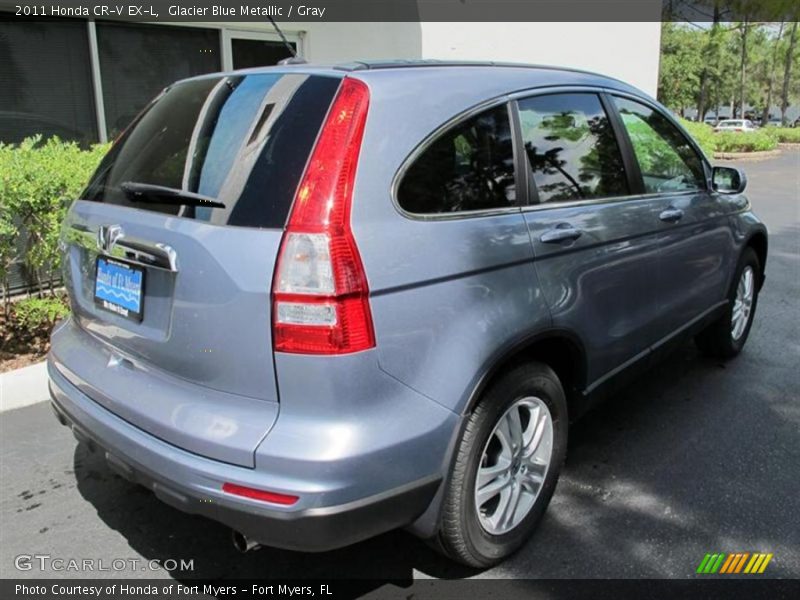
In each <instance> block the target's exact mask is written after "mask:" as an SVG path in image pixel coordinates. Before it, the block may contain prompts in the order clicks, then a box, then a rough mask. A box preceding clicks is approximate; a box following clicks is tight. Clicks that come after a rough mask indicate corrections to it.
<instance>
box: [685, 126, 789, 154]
mask: <svg viewBox="0 0 800 600" xmlns="http://www.w3.org/2000/svg"><path fill="white" fill-rule="evenodd" d="M680 121H681V125H683V127H684V128H685V129H686V131H688V132H689V134H690V135H691V136H692V137H693V138H694V139H695V141H696V142H697V143H698V144H699V145H700V147H701V148H702V149H703V152H705V153H706V156H708V157H709V158H713V157H714V153H715V152H761V151H764V150H774V149H775V148H777V147H778V134H776V132H777V131H778V130H779V128H777V127H766V128H763V129H757V130H756V131H751V132H748V133H743V132H739V131H722V132H716V131H714V129H713V128H712V127H711V126H710V125H706V124H705V123H694V122H692V121H686V120H684V119H680ZM786 131H791V130H786Z"/></svg>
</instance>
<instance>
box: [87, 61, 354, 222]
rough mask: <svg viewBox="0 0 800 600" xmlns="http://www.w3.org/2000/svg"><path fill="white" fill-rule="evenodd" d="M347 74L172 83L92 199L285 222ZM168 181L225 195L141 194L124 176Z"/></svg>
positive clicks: (107, 164) (119, 151)
mask: <svg viewBox="0 0 800 600" xmlns="http://www.w3.org/2000/svg"><path fill="white" fill-rule="evenodd" d="M340 81H341V80H340V79H338V78H332V77H322V76H312V75H306V74H285V73H263V74H253V75H231V76H220V77H208V78H202V79H195V80H189V81H186V82H183V83H179V84H176V85H174V86H172V87H170V88H167V90H165V91H164V92H163V93H162V94H161V95H160V96H159V97H158V98H157V99H156V100H155V101H154V102H152V103H151V104H150V105H149V106H148V107H147V108H146V109H145V110H144V111H143V113H142V114H141V115H140V116H139V117H137V118H136V119H135V120H134V122H133V123H132V125H131V126H130V127H129V128H128V130H127V131H126V132H125V133H124V134H123V136H122V137H121V138H120V139H119V140H118V142H117V143H116V144H115V145H114V147H113V148H112V149H111V151H110V152H109V154H108V155H107V156H106V158H105V159H104V160H103V162H102V163H101V164H100V167H99V168H98V170H97V172H96V173H95V176H94V177H93V179H92V182H91V183H90V184H89V187H88V188H87V190H86V192H85V193H84V199H86V200H91V201H95V202H105V203H109V204H117V205H121V206H132V207H135V208H139V209H144V210H152V211H158V212H162V213H166V214H171V215H176V216H181V217H188V218H194V219H199V220H202V221H206V222H209V223H213V224H220V225H237V226H246V227H262V228H281V227H283V226H284V224H285V222H286V218H287V215H288V213H289V209H290V208H291V204H292V201H293V199H294V194H295V191H296V189H297V185H298V183H299V180H300V177H301V176H302V173H303V169H304V168H305V164H306V161H307V160H308V156H309V154H310V153H311V150H312V147H313V145H314V141H315V140H316V137H317V134H318V132H319V129H320V127H321V125H322V121H323V119H324V118H325V115H326V113H327V111H328V108H329V106H330V104H331V101H332V99H333V96H334V95H335V93H336V90H337V88H338V86H339V83H340ZM125 183H138V184H148V185H155V186H162V187H166V188H170V189H174V190H180V191H183V192H191V193H194V194H200V195H201V196H204V197H207V198H209V199H212V200H215V201H217V202H219V203H221V204H223V205H224V208H218V207H211V206H185V205H179V204H174V203H157V202H156V203H150V202H148V203H143V202H135V201H133V200H132V198H131V197H130V195H129V194H127V193H126V192H125V190H124V186H123V185H122V184H125Z"/></svg>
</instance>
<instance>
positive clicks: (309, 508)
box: [48, 357, 441, 552]
mask: <svg viewBox="0 0 800 600" xmlns="http://www.w3.org/2000/svg"><path fill="white" fill-rule="evenodd" d="M48 372H49V375H50V394H51V398H52V405H53V408H54V410H55V413H56V417H57V418H58V420H59V422H61V423H62V424H63V425H66V426H68V427H70V428H71V429H72V431H73V432H74V434H75V437H76V438H77V439H78V440H79V441H83V442H85V443H86V444H88V445H89V448H90V449H92V450H94V451H98V452H101V453H103V455H104V456H105V458H106V460H107V462H108V464H109V466H110V467H111V468H112V469H114V470H115V471H116V472H118V473H119V474H120V475H122V476H124V477H126V478H127V479H129V480H131V481H133V482H135V483H138V484H141V485H143V486H145V487H147V488H149V489H151V490H152V491H153V492H154V493H155V495H156V496H157V497H158V498H159V499H161V500H162V501H163V502H165V503H167V504H169V505H171V506H174V507H175V508H177V509H179V510H181V511H183V512H187V513H191V514H199V515H203V516H206V517H209V518H211V519H214V520H216V521H219V522H221V523H224V524H225V525H228V526H229V527H231V528H233V529H235V530H237V531H240V532H241V533H243V534H245V535H247V536H248V537H250V538H252V539H254V540H256V541H258V542H260V543H262V544H264V545H269V546H274V547H279V548H286V549H291V550H300V551H310V552H320V551H326V550H332V549H335V548H340V547H343V546H347V545H349V544H352V543H355V542H358V541H361V540H364V539H367V538H370V537H373V536H375V535H378V534H380V533H383V532H386V531H389V530H392V529H395V528H398V527H402V526H405V525H409V524H411V523H412V522H413V521H414V520H415V519H416V518H417V517H418V516H419V515H421V514H422V513H423V512H424V511H425V509H426V508H427V507H428V506H429V504H430V503H431V501H432V499H433V498H434V495H435V493H436V490H437V488H438V486H439V483H440V481H441V473H436V474H433V475H429V476H427V477H423V478H421V479H417V480H415V481H412V482H410V483H407V484H404V485H400V486H396V487H393V488H392V489H388V490H385V491H382V492H379V493H375V494H372V495H369V496H366V497H363V498H360V499H355V500H350V501H347V502H344V503H341V504H332V505H326V504H324V502H323V500H324V497H325V496H324V494H321V495H320V496H318V497H316V498H315V497H314V495H313V494H304V495H303V497H302V498H301V501H300V502H298V505H297V506H291V507H284V506H277V505H274V506H273V505H267V504H265V503H263V502H259V501H256V500H251V499H248V498H240V497H238V496H231V495H229V494H226V493H224V492H222V489H221V488H222V484H223V483H224V482H227V481H230V482H236V483H237V484H240V485H245V486H250V487H255V488H258V489H270V486H269V479H270V478H269V475H268V474H265V473H263V472H261V471H260V470H258V469H248V468H245V467H241V466H236V465H231V464H228V463H223V462H220V461H216V460H212V459H209V458H206V457H202V456H199V455H196V454H192V453H190V452H187V451H185V450H182V449H180V448H177V447H175V446H173V445H171V444H168V443H166V442H164V441H162V440H160V439H158V438H156V437H154V436H152V435H150V434H148V433H147V432H145V431H143V430H141V429H139V428H137V427H135V426H133V425H131V424H130V423H128V422H127V421H125V420H123V419H121V418H120V417H118V416H116V415H115V414H113V413H112V412H110V411H109V410H107V409H106V408H104V407H103V406H101V405H99V404H98V403H96V402H94V401H93V400H92V399H91V398H89V397H88V396H86V395H85V394H84V393H83V392H81V391H80V390H79V389H78V388H77V387H75V386H74V385H73V384H72V383H71V382H70V381H69V380H68V379H67V378H66V377H65V376H64V375H63V374H62V373H61V372H60V371H59V370H58V368H57V367H56V365H55V363H54V361H53V360H52V357H51V359H50V360H49V361H48ZM304 487H305V488H306V489H312V488H313V482H311V481H309V482H306V485H305V486H304ZM281 491H285V490H281Z"/></svg>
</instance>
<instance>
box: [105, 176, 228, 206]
mask: <svg viewBox="0 0 800 600" xmlns="http://www.w3.org/2000/svg"><path fill="white" fill-rule="evenodd" d="M119 187H120V189H121V190H122V191H123V192H125V195H126V196H128V199H129V200H130V201H131V202H150V203H153V204H181V205H183V206H208V207H210V208H225V205H224V204H223V203H222V202H219V201H217V200H214V199H213V198H209V197H208V196H203V195H202V194H195V193H193V192H187V191H185V190H176V189H175V188H170V187H164V186H162V185H152V184H150V183H138V182H136V181H126V182H124V183H121V184H120V186H119Z"/></svg>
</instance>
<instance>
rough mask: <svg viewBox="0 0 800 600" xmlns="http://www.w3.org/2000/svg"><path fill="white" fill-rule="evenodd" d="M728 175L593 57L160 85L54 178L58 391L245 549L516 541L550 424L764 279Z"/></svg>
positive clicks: (706, 330)
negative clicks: (64, 293) (67, 175)
mask: <svg viewBox="0 0 800 600" xmlns="http://www.w3.org/2000/svg"><path fill="white" fill-rule="evenodd" d="M744 186H745V178H744V174H743V173H741V172H740V171H739V170H737V169H733V168H726V167H715V168H712V167H711V166H710V165H709V163H708V161H707V159H706V158H705V157H704V156H703V154H702V152H701V151H700V150H699V148H698V146H697V145H696V144H695V143H694V142H693V141H692V139H691V138H690V137H689V136H687V135H686V133H685V132H684V131H683V130H682V129H681V127H680V126H679V125H678V124H677V123H676V122H675V120H674V119H673V118H672V117H671V116H670V115H669V114H668V113H667V112H666V111H665V109H664V108H663V107H661V106H660V105H659V104H658V103H656V102H655V101H653V100H652V99H650V98H648V97H647V96H646V95H644V94H642V93H641V92H639V91H637V90H636V89H634V88H632V87H630V86H628V85H626V84H624V83H621V82H619V81H616V80H613V79H609V78H606V77H602V76H599V75H594V74H591V73H584V72H577V71H570V70H561V69H551V68H543V67H525V66H513V65H491V64H457V65H456V64H441V63H418V64H414V63H410V64H409V63H388V64H366V63H355V64H351V65H346V66H341V67H335V68H318V67H313V66H308V65H293V66H285V67H275V68H265V69H257V70H249V71H240V72H233V73H229V74H215V75H209V76H203V77H198V78H194V79H189V80H186V81H182V82H179V83H176V84H175V85H172V86H170V87H169V88H167V89H166V90H164V91H163V93H161V95H160V96H159V97H158V98H156V99H155V100H154V101H153V102H152V103H151V104H150V105H149V106H148V107H147V108H146V109H145V110H144V111H143V112H142V113H141V114H140V115H139V116H138V117H137V118H136V119H135V121H134V122H133V123H132V124H131V125H130V127H129V128H128V129H127V130H126V131H125V132H124V133H123V134H122V135H121V137H120V138H119V139H118V140H117V141H116V143H115V144H114V145H113V147H112V149H111V150H110V152H109V153H108V155H107V156H106V158H105V159H104V160H103V162H102V164H101V165H100V167H99V168H98V170H97V172H96V174H95V175H94V177H93V179H92V181H91V183H90V184H89V186H88V188H87V189H86V191H85V193H84V194H83V195H82V197H81V198H80V199H79V200H77V201H76V202H75V203H74V204H73V205H72V207H71V209H70V211H69V214H68V217H67V219H66V222H65V225H64V230H63V238H62V243H63V247H64V275H65V280H66V286H67V289H68V291H69V294H70V298H71V302H72V317H71V318H70V319H68V320H67V321H66V322H64V323H63V324H61V325H60V326H59V327H58V328H57V329H56V331H55V332H54V333H53V338H52V351H51V353H50V355H49V359H48V368H49V375H50V388H51V393H52V398H53V406H54V408H55V410H56V413H57V416H58V418H59V420H60V421H61V422H62V423H63V424H67V425H69V426H71V427H72V428H73V430H74V432H75V434H76V436H77V437H78V438H79V439H81V440H85V441H86V443H87V444H89V445H90V447H92V448H96V449H99V450H100V451H102V452H103V453H104V454H105V456H106V457H107V460H108V463H109V465H110V466H111V467H112V468H114V469H115V470H117V471H118V472H120V473H122V474H123V475H125V476H126V477H128V478H129V479H131V480H133V481H136V482H138V483H140V484H142V485H145V486H147V487H149V488H150V489H152V490H153V491H154V492H155V494H156V495H157V496H158V497H159V498H160V499H162V500H163V501H165V502H168V503H169V504H171V505H173V506H176V507H177V508H179V509H180V510H183V511H186V512H189V513H198V514H202V515H206V516H208V517H210V518H212V519H216V520H218V521H221V522H223V523H225V524H227V525H229V526H230V527H231V528H233V530H234V531H235V532H237V533H236V535H235V536H234V537H235V540H236V542H237V543H238V545H239V546H240V547H242V548H249V547H252V546H253V545H255V544H259V543H263V544H269V545H273V546H278V547H284V548H292V549H298V550H326V549H331V548H336V547H340V546H344V545H346V544H350V543H353V542H356V541H358V540H362V539H364V538H367V537H370V536H373V535H376V534H379V533H381V532H384V531H387V530H390V529H393V528H397V527H408V528H409V529H410V530H411V531H412V532H414V533H416V534H417V535H419V536H420V537H423V538H426V539H429V540H432V541H434V542H435V544H436V545H437V546H438V547H439V548H440V549H442V550H443V551H444V552H445V553H447V554H448V555H449V556H451V557H453V558H454V559H456V560H458V561H461V562H464V563H466V564H469V565H474V566H486V565H490V564H492V563H495V562H497V561H499V560H501V559H503V558H504V557H506V556H508V555H509V554H510V553H511V552H513V551H514V550H515V549H517V548H518V547H519V546H520V545H521V544H522V543H523V542H524V540H525V539H526V537H527V536H528V535H529V534H530V533H531V531H532V530H533V529H534V527H535V526H536V524H537V522H538V521H539V520H540V519H541V517H542V514H543V513H544V511H545V509H546V507H547V504H548V502H549V501H550V498H551V496H552V494H553V490H554V488H555V485H556V480H557V479H558V475H559V471H560V469H561V466H562V463H563V461H564V455H565V451H566V443H567V425H568V422H569V421H570V420H572V419H575V418H576V417H577V416H579V415H580V414H581V413H582V412H584V411H585V410H586V408H587V407H588V406H589V405H590V404H591V403H592V401H593V400H594V399H597V398H600V397H602V396H603V395H607V394H608V393H609V391H612V390H614V389H616V388H617V386H619V385H620V384H621V382H623V381H624V380H626V379H627V378H628V377H629V376H630V374H631V373H634V372H636V371H637V370H638V369H637V367H644V366H646V365H647V364H648V363H651V362H652V361H653V359H654V358H656V357H658V356H659V355H661V354H662V353H663V352H664V351H666V350H667V349H668V348H670V347H671V346H673V345H674V342H677V341H679V340H682V339H684V338H686V337H687V336H695V337H696V341H697V343H698V345H699V347H700V348H701V349H702V350H703V351H705V352H707V353H710V354H714V355H717V356H720V357H732V356H733V355H735V354H737V353H738V352H739V351H740V350H741V348H742V346H743V344H744V343H745V340H746V339H747V336H748V332H749V329H750V326H751V323H752V320H753V315H754V311H755V308H756V302H757V300H758V293H759V289H760V287H761V285H762V282H763V281H764V266H765V261H766V253H767V235H766V230H765V228H764V226H763V225H762V224H761V223H760V222H759V220H758V219H757V218H756V217H755V216H754V215H753V213H752V212H751V209H750V204H749V202H748V200H747V198H746V197H745V196H744V195H742V191H743V189H744Z"/></svg>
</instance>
